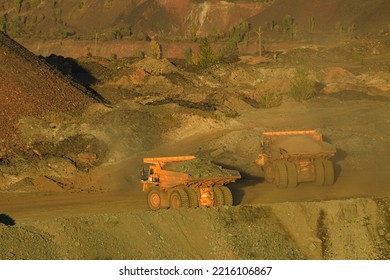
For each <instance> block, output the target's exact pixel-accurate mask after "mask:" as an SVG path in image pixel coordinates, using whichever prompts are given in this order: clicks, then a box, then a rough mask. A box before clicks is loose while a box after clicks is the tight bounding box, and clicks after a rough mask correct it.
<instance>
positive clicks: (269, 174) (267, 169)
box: [263, 163, 275, 183]
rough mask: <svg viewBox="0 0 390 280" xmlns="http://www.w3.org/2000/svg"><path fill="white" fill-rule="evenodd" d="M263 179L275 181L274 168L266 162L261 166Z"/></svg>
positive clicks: (268, 181)
mask: <svg viewBox="0 0 390 280" xmlns="http://www.w3.org/2000/svg"><path fill="white" fill-rule="evenodd" d="M263 170H264V179H265V181H266V182H267V183H273V182H274V181H275V169H274V167H273V165H272V164H270V163H266V164H265V165H264V167H263Z"/></svg>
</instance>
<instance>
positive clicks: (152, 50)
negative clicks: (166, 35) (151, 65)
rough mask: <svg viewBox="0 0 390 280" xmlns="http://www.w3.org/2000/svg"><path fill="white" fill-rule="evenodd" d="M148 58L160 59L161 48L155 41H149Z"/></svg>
mask: <svg viewBox="0 0 390 280" xmlns="http://www.w3.org/2000/svg"><path fill="white" fill-rule="evenodd" d="M148 56H149V57H152V58H155V59H161V57H162V48H161V45H160V44H159V43H158V42H157V41H156V40H152V41H150V43H149V51H148Z"/></svg>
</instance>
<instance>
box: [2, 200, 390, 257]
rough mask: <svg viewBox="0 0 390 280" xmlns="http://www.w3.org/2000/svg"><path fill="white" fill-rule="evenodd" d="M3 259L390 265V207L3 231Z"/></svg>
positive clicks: (140, 214) (145, 215) (243, 210)
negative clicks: (299, 261) (344, 261)
mask: <svg viewBox="0 0 390 280" xmlns="http://www.w3.org/2000/svg"><path fill="white" fill-rule="evenodd" d="M0 237H1V238H0V248H2V250H0V259H389V258H390V199H375V200H374V199H351V200H343V201H325V202H306V203H280V204H268V205H256V206H246V205H243V206H235V207H222V208H212V209H206V208H203V209H180V210H163V211H158V212H144V211H135V212H127V213H120V214H105V215H96V216H89V217H79V218H57V219H53V220H45V221H37V222H35V223H34V224H33V225H18V224H17V223H16V224H15V225H13V226H4V225H1V224H0Z"/></svg>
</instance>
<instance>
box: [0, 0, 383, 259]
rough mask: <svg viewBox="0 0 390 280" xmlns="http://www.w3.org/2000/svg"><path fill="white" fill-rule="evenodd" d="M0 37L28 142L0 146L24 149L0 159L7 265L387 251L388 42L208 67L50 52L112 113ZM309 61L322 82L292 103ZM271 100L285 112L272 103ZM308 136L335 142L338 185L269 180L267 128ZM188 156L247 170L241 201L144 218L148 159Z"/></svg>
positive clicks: (311, 75) (294, 50) (2, 83)
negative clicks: (143, 177)
mask: <svg viewBox="0 0 390 280" xmlns="http://www.w3.org/2000/svg"><path fill="white" fill-rule="evenodd" d="M278 2H279V1H275V3H278ZM332 3H333V2H332ZM1 38H3V40H4V43H3V41H1V45H0V49H1V50H2V52H3V51H4V50H6V52H7V51H8V53H9V54H10V55H6V56H1V53H0V57H1V58H4V61H5V60H7V61H6V62H4V64H3V63H2V64H0V69H2V70H1V71H2V72H1V74H2V75H1V76H0V88H1V89H4V92H7V94H9V95H10V96H13V97H14V98H15V102H12V103H2V105H1V106H3V105H4V106H5V107H4V108H9V110H11V111H12V112H17V113H18V114H17V115H12V114H11V115H10V116H15V122H14V124H17V125H15V126H14V129H15V130H14V131H13V133H14V134H16V135H17V138H12V137H11V135H8V134H7V133H6V134H3V136H2V137H7V138H6V139H10V140H12V139H17V140H18V141H20V142H21V143H22V144H23V145H24V146H28V147H29V150H28V152H26V151H20V150H15V151H13V153H9V152H8V151H2V154H1V155H0V236H1V238H0V247H1V248H3V249H2V250H0V259H386V260H387V259H389V258H390V202H389V196H390V188H389V187H388V185H389V183H388V182H389V181H390V176H389V173H388V170H389V167H390V165H389V161H388V155H389V154H390V148H389V145H388V139H390V114H389V112H390V108H389V107H390V103H389V98H390V87H389V85H390V73H389V69H388V67H389V61H390V57H389V53H390V52H389V50H390V43H389V36H388V35H386V34H381V35H380V36H374V35H371V36H363V37H361V38H357V39H356V38H355V39H349V40H345V41H342V42H341V43H337V44H336V43H330V44H329V43H328V44H325V43H324V42H321V43H318V44H306V43H304V44H303V43H299V42H294V43H293V44H292V43H290V42H280V43H279V42H278V44H275V45H273V49H272V51H274V53H275V54H277V56H275V58H273V56H272V55H271V56H267V57H262V58H258V57H254V56H245V57H241V59H240V61H239V62H237V63H229V64H224V63H220V64H218V65H216V66H213V67H211V68H208V69H200V68H198V67H196V66H194V65H187V64H186V63H185V62H184V61H180V60H175V64H173V63H171V62H170V61H169V60H167V59H161V60H154V59H150V58H147V59H139V58H134V57H133V58H131V57H124V58H120V59H112V60H109V59H107V58H101V57H84V58H79V59H76V58H77V56H73V59H70V58H61V57H53V56H52V57H48V58H46V61H47V62H48V63H51V65H55V66H56V67H58V68H59V69H60V70H61V71H62V72H63V73H64V74H65V75H68V76H69V77H73V78H75V79H77V80H78V81H80V82H82V83H84V84H85V85H86V86H89V87H91V88H92V89H93V90H95V91H96V92H98V93H99V94H100V95H101V96H103V97H104V98H106V99H107V100H109V101H110V102H111V105H112V106H105V105H102V104H100V103H98V102H91V99H90V98H89V97H87V95H85V93H84V92H82V94H81V95H77V93H80V91H79V90H75V87H74V86H72V84H71V83H69V78H64V77H63V76H61V75H58V74H56V71H54V70H51V69H50V68H49V67H48V66H47V64H46V63H43V62H38V61H37V60H36V57H34V56H33V55H32V54H31V53H29V52H27V51H26V50H25V49H23V48H21V47H20V46H18V45H16V43H14V42H12V41H11V42H10V44H11V45H12V47H11V51H9V47H8V45H9V43H7V42H9V40H8V39H7V38H6V37H4V36H3V37H1ZM64 44H65V43H64ZM124 44H125V45H126V42H125V41H124ZM118 45H120V44H118ZM99 47H101V48H103V47H106V46H105V45H104V44H103V43H101V44H99ZM120 47H123V48H125V46H119V47H118V48H120ZM50 50H51V49H50V47H47V51H48V52H50ZM65 51H67V50H66V48H65ZM52 52H55V51H52ZM72 52H74V53H76V51H75V50H74V49H73V50H71V51H70V53H72ZM271 54H272V53H271ZM303 58H304V59H305V63H306V64H303V62H302V59H303ZM10 59H11V60H10ZM2 62H3V61H2ZM4 65H6V66H7V67H8V68H9V69H10V70H11V71H7V69H8V68H1V67H3V66H4ZM53 67H54V66H53ZM300 67H305V68H306V70H307V75H306V76H305V77H307V78H308V79H309V80H310V81H311V82H313V83H315V85H316V87H315V89H316V90H315V93H316V95H315V96H314V97H313V98H311V99H309V100H304V101H297V100H294V99H293V98H292V97H291V96H290V94H289V92H290V89H291V86H292V81H294V79H295V77H296V75H297V73H296V69H297V68H300ZM23 72H26V73H27V74H28V75H21V74H22V73H23ZM41 72H42V73H43V74H41ZM4 77H7V79H5V78H4ZM30 77H31V78H30ZM53 79H54V81H53ZM31 80H33V81H34V82H31ZM10 85H12V87H10ZM57 87H58V88H59V90H58V91H57ZM1 92H3V91H1ZM1 92H0V94H1ZM30 92H31V93H30ZM41 92H42V93H41ZM32 93H33V94H32ZM53 93H55V96H54V97H53ZM267 94H271V95H272V94H273V95H276V96H280V101H281V104H279V103H277V104H272V105H274V106H270V107H272V108H267V109H265V108H263V107H262V105H264V103H263V102H264V101H262V100H264V99H263V97H264V96H266V95H267ZM30 95H31V96H30ZM75 96H77V98H76V97H75ZM3 97H6V96H3ZM3 97H2V98H3ZM30 98H31V99H30ZM35 98H38V99H35ZM39 98H40V99H39ZM41 99H42V100H41ZM59 100H60V104H58V103H57V101H59ZM35 101H36V102H35ZM17 102H19V103H17ZM76 105H77V106H76ZM268 105H270V104H268ZM6 106H8V107H6ZM20 108H24V110H20ZM58 108H59V109H58ZM49 109H50V110H49ZM74 112H77V114H74ZM2 117H3V124H4V125H8V122H7V121H6V116H4V115H2ZM304 129H318V130H320V131H321V132H322V133H323V135H324V137H325V140H326V141H328V142H330V143H331V144H332V145H334V146H335V147H336V149H337V153H336V155H335V157H334V158H332V161H333V163H334V165H335V173H336V180H335V184H334V185H333V186H330V187H329V186H328V187H325V186H317V185H315V184H312V183H302V184H299V185H298V187H296V188H294V189H278V188H276V187H275V186H274V185H271V184H268V183H266V182H264V180H263V174H262V173H261V171H260V169H259V168H258V166H257V165H256V164H255V159H256V158H257V155H258V154H259V152H260V145H259V144H260V135H261V132H264V131H283V130H304ZM10 131H12V130H10ZM190 154H195V155H197V156H198V157H204V158H206V159H208V160H211V161H212V162H214V163H216V164H219V165H222V166H224V167H226V168H232V169H236V170H239V171H240V173H241V175H242V179H241V180H239V181H237V183H234V184H231V185H229V188H230V189H231V191H232V193H233V197H234V206H232V207H215V208H197V209H179V210H172V209H168V210H163V211H157V212H152V211H149V210H148V208H147V204H146V194H144V193H143V192H142V190H141V187H140V184H139V171H140V169H141V168H142V166H143V164H142V159H143V158H144V157H155V156H175V155H190Z"/></svg>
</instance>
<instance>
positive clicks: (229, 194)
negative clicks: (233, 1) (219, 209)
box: [221, 186, 233, 206]
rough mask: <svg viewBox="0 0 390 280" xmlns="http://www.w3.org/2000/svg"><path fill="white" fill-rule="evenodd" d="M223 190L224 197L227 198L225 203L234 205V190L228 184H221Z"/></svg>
mask: <svg viewBox="0 0 390 280" xmlns="http://www.w3.org/2000/svg"><path fill="white" fill-rule="evenodd" d="M221 191H222V193H223V198H224V200H225V205H227V206H232V205H233V195H232V192H231V191H230V190H229V188H228V187H226V186H221Z"/></svg>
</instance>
